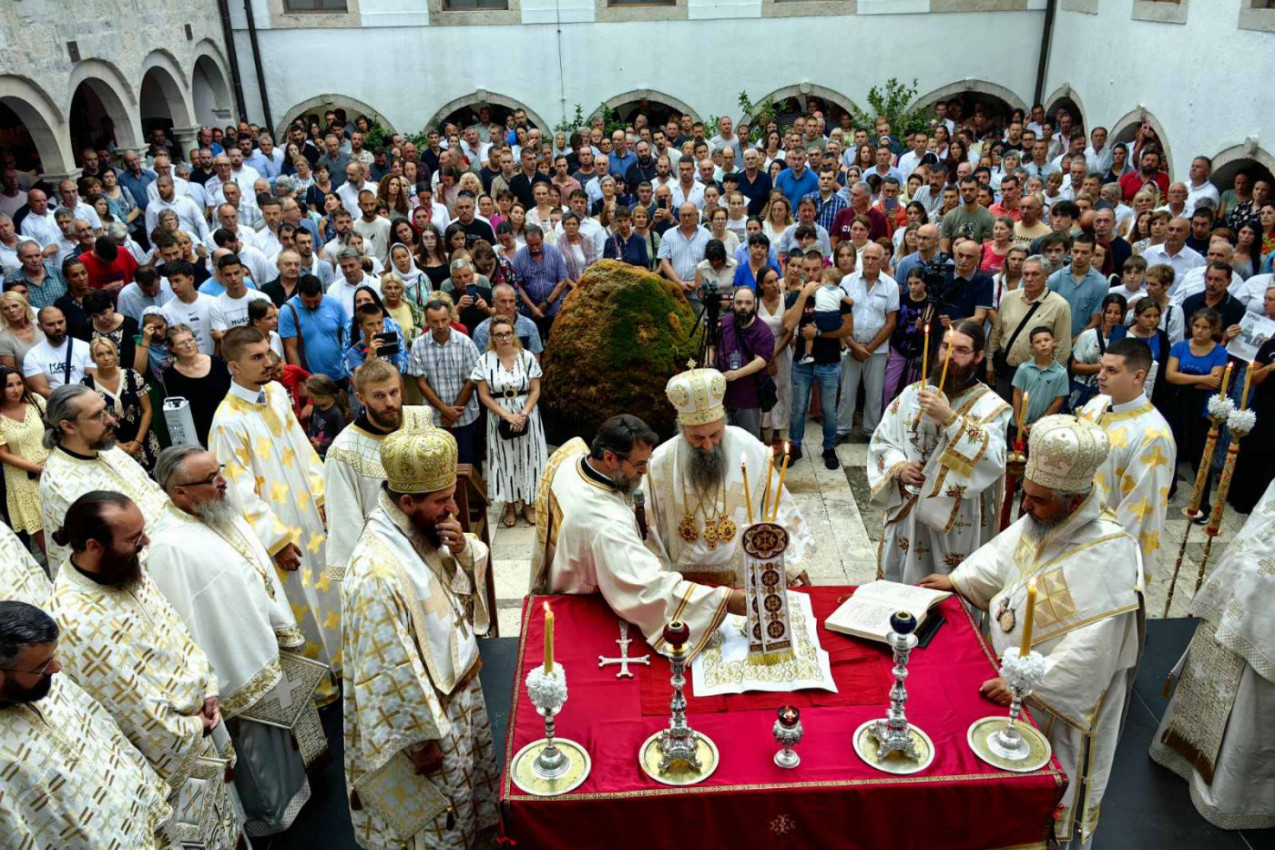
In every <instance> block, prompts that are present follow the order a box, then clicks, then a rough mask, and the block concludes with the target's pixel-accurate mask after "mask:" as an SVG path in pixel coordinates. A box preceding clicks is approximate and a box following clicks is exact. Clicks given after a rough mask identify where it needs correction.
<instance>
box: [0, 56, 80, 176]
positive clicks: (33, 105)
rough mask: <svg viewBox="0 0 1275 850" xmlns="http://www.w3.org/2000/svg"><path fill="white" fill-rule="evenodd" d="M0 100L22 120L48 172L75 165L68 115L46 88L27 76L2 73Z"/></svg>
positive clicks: (24, 164) (42, 166) (63, 171)
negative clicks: (68, 127) (68, 130)
mask: <svg viewBox="0 0 1275 850" xmlns="http://www.w3.org/2000/svg"><path fill="white" fill-rule="evenodd" d="M0 103H2V104H4V106H6V107H7V108H8V109H10V110H12V111H13V112H14V113H15V114H16V115H17V117H18V119H19V120H20V121H21V122H22V126H23V128H25V130H26V133H27V135H28V136H29V137H30V139H31V144H32V146H34V148H35V151H36V153H37V154H38V155H39V157H40V167H41V169H42V170H43V171H44V172H45V173H48V174H58V175H61V174H67V173H70V172H71V171H72V170H73V169H74V168H75V158H74V156H73V155H72V152H71V137H70V135H69V134H68V133H67V128H66V116H65V114H64V113H63V112H62V110H61V109H60V108H59V107H58V105H57V102H56V101H55V100H54V99H53V98H51V97H49V95H48V93H47V92H45V91H44V89H42V88H40V87H39V86H38V85H36V84H35V83H33V82H32V81H31V80H29V79H27V78H26V77H20V76H17V75H13V74H6V75H4V76H0ZM14 129H15V130H16V128H14ZM19 165H23V166H26V165H27V164H26V163H21V162H20V163H19Z"/></svg>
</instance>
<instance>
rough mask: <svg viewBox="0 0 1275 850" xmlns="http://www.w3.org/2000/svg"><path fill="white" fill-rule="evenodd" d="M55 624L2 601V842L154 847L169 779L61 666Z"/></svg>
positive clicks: (66, 847) (30, 608) (67, 847)
mask: <svg viewBox="0 0 1275 850" xmlns="http://www.w3.org/2000/svg"><path fill="white" fill-rule="evenodd" d="M57 641H58V627H57V624H56V623H55V622H54V621H53V618H52V617H50V616H49V615H48V614H46V613H45V612H44V611H42V610H41V609H40V608H38V607H36V606H34V605H30V604H27V603H25V602H20V601H16V600H10V601H3V602H0V776H3V777H4V792H3V793H0V835H3V836H4V840H5V846H6V847H23V848H33V850H34V848H57V850H97V848H101V847H118V848H129V850H160V848H165V847H168V846H170V845H169V841H168V837H167V836H166V835H165V834H164V833H163V832H162V829H163V827H164V824H165V823H166V822H167V821H168V819H169V817H170V816H171V815H172V807H171V806H170V805H169V804H168V800H167V798H168V785H167V783H165V782H164V780H162V779H160V778H159V775H158V774H157V773H155V771H154V769H152V768H151V766H150V765H149V764H147V763H146V759H145V758H143V757H142V754H141V753H139V752H138V751H137V748H136V747H134V746H133V745H132V744H130V743H129V741H128V738H126V737H124V733H122V732H121V731H120V728H119V726H117V725H116V724H115V720H114V719H113V718H112V717H111V715H110V714H108V713H107V711H106V710H105V709H103V708H102V706H101V705H99V704H98V703H97V701H96V700H94V699H93V698H92V697H90V696H89V695H88V694H86V693H84V691H82V690H80V688H79V686H78V685H76V684H75V682H73V681H72V680H71V679H70V678H69V677H67V676H61V675H59V672H60V671H61V669H62V665H61V664H59V663H58V659H57V648H58V647H57Z"/></svg>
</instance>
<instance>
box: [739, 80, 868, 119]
mask: <svg viewBox="0 0 1275 850" xmlns="http://www.w3.org/2000/svg"><path fill="white" fill-rule="evenodd" d="M790 97H795V98H797V99H798V100H799V101H800V102H801V106H802V111H803V112H804V111H805V99H806V98H807V97H817V98H819V99H820V100H825V101H828V102H829V103H831V104H832V105H833V106H836V107H837V108H838V109H840V110H841V111H842V112H847V113H849V114H850V115H854V114H855V113H856V112H858V111H859V105H858V104H857V103H855V102H854V101H853V100H851V99H850V98H848V97H846V96H845V95H844V94H842V93H841V92H839V91H835V90H834V89H830V88H828V87H827V86H821V85H817V84H815V83H811V82H801V83H796V84H795V85H791V86H784V87H783V88H779V89H775V90H774V91H772V92H771V93H770V94H767V95H766V96H765V97H762V98H759V99H758V100H756V101H755V102H754V105H756V104H759V103H765V102H766V100H767V99H768V98H769V99H773V100H774V102H775V103H776V104H781V103H782V102H783V101H785V100H787V99H788V98H790ZM755 117H756V116H754V115H751V114H750V115H740V116H739V120H740V121H745V120H746V121H748V122H749V123H750V124H751V123H752V121H753V119H754V118H755ZM824 121H825V122H826V123H827V125H828V126H829V127H835V126H837V122H836V121H834V120H833V117H832V116H830V115H825V116H824Z"/></svg>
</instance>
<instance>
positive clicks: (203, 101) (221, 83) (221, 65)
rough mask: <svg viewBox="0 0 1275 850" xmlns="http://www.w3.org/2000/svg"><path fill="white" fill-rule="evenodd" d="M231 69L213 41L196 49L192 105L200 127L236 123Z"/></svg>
mask: <svg viewBox="0 0 1275 850" xmlns="http://www.w3.org/2000/svg"><path fill="white" fill-rule="evenodd" d="M228 67H229V65H228V64H227V62H226V57H225V56H223V55H222V52H221V47H219V46H218V45H217V43H216V42H215V41H213V40H211V39H207V38H205V39H203V40H202V41H200V42H199V43H198V44H196V45H195V64H194V66H193V67H192V68H191V72H190V95H191V104H192V105H193V106H194V108H195V120H196V121H197V122H198V123H200V124H206V125H210V126H211V125H213V124H227V123H229V122H230V121H231V120H233V119H234V115H235V105H234V104H235V101H234V95H233V93H232V92H231V90H230V82H229V81H230V74H229V73H228V72H227V71H226V69H227V68H228Z"/></svg>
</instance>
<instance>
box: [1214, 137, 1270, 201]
mask: <svg viewBox="0 0 1275 850" xmlns="http://www.w3.org/2000/svg"><path fill="white" fill-rule="evenodd" d="M1245 170H1251V171H1255V172H1257V173H1258V174H1261V173H1262V172H1263V171H1264V172H1265V174H1263V175H1262V176H1264V177H1266V178H1267V179H1270V178H1271V176H1272V175H1275V156H1273V155H1272V154H1271V153H1270V152H1269V151H1267V150H1266V149H1265V148H1263V147H1262V146H1261V145H1259V144H1258V143H1257V137H1255V136H1249V137H1248V138H1247V139H1245V140H1244V143H1243V144H1239V145H1232V146H1231V147H1229V148H1225V149H1223V150H1222V151H1220V152H1219V153H1218V154H1217V155H1216V156H1214V157H1213V176H1212V177H1211V178H1210V180H1211V181H1212V182H1213V184H1214V185H1215V186H1217V187H1218V188H1219V189H1221V190H1223V191H1225V190H1226V189H1230V188H1232V187H1233V186H1234V183H1235V175H1236V174H1239V173H1240V172H1241V171H1245Z"/></svg>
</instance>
